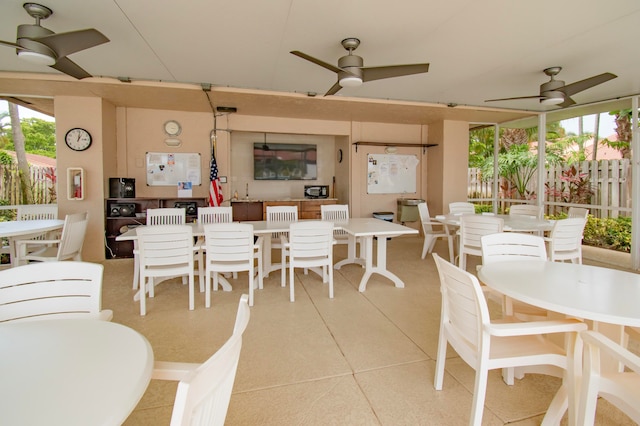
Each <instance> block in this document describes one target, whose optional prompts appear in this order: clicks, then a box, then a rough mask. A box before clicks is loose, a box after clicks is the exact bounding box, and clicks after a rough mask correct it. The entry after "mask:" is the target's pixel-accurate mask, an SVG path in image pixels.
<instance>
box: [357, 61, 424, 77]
mask: <svg viewBox="0 0 640 426" xmlns="http://www.w3.org/2000/svg"><path fill="white" fill-rule="evenodd" d="M428 71H429V64H410V65H389V66H386V67H370V68H366V67H365V68H362V73H363V74H362V76H363V78H362V81H373V80H380V79H383V78H392V77H402V76H405V75H412V74H421V73H425V72H428Z"/></svg>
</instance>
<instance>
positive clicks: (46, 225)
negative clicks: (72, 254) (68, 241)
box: [0, 219, 64, 266]
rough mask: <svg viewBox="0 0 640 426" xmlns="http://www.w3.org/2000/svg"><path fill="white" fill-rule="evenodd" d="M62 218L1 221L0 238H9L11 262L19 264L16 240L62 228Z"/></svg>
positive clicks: (14, 264)
mask: <svg viewBox="0 0 640 426" xmlns="http://www.w3.org/2000/svg"><path fill="white" fill-rule="evenodd" d="M63 225H64V220H62V219H38V220H11V221H8V222H0V238H8V239H9V252H10V256H11V263H12V265H13V266H17V264H16V261H17V256H16V249H15V240H19V239H29V238H32V237H34V236H37V235H40V234H44V233H45V232H49V231H55V230H57V229H62V226H63Z"/></svg>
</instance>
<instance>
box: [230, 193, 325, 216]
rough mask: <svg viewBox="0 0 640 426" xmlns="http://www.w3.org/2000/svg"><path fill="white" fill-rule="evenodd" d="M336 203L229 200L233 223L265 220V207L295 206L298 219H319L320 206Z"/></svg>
mask: <svg viewBox="0 0 640 426" xmlns="http://www.w3.org/2000/svg"><path fill="white" fill-rule="evenodd" d="M337 202H338V199H337V198H279V199H258V198H248V199H247V198H245V199H237V200H231V207H232V208H233V220H234V221H247V220H265V219H264V218H266V216H267V215H266V211H267V206H297V207H298V218H300V219H320V217H321V216H320V206H321V205H323V204H336V203H337Z"/></svg>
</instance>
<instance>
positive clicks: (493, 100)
mask: <svg viewBox="0 0 640 426" xmlns="http://www.w3.org/2000/svg"><path fill="white" fill-rule="evenodd" d="M540 98H542V96H540V95H534V96H517V97H515V98H502V99H487V100H486V101H485V102H496V101H513V100H516V99H540Z"/></svg>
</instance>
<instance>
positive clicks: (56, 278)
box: [0, 262, 113, 323]
mask: <svg viewBox="0 0 640 426" xmlns="http://www.w3.org/2000/svg"><path fill="white" fill-rule="evenodd" d="M103 269H104V268H103V266H102V265H100V264H98V263H88V262H47V263H32V264H30V265H24V266H17V267H15V268H12V269H8V270H6V271H2V272H0V323H2V322H6V321H31V320H42V319H47V320H48V319H59V318H91V319H99V320H105V321H110V320H111V319H112V318H113V312H112V311H111V310H108V309H104V310H103V309H102V274H103Z"/></svg>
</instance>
